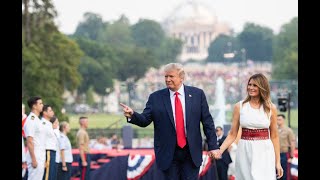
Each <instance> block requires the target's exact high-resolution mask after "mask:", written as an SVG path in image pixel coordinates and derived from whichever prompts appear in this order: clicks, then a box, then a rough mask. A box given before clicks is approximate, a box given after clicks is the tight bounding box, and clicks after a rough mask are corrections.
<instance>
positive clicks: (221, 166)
mask: <svg viewBox="0 0 320 180" xmlns="http://www.w3.org/2000/svg"><path fill="white" fill-rule="evenodd" d="M216 163H217V171H218V177H219V180H228V168H229V165H228V164H226V163H225V162H224V161H223V160H222V159H218V160H216Z"/></svg>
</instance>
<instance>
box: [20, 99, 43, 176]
mask: <svg viewBox="0 0 320 180" xmlns="http://www.w3.org/2000/svg"><path fill="white" fill-rule="evenodd" d="M28 106H29V107H30V109H31V112H30V114H29V116H28V117H27V120H26V122H25V125H24V132H25V135H26V137H27V145H28V153H27V165H28V180H41V179H42V177H43V173H44V166H45V159H46V156H45V155H46V154H45V128H44V124H43V121H41V120H40V119H39V115H40V112H41V111H42V108H43V103H42V99H41V97H31V98H30V99H29V100H28Z"/></svg>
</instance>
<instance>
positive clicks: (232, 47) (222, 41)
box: [207, 34, 240, 62]
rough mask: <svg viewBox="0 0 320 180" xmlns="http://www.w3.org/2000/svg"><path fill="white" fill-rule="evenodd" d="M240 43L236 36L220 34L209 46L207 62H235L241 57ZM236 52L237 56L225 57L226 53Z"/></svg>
mask: <svg viewBox="0 0 320 180" xmlns="http://www.w3.org/2000/svg"><path fill="white" fill-rule="evenodd" d="M239 52H240V51H239V43H238V41H237V39H236V38H235V37H232V36H227V35H224V34H222V35H219V36H218V37H217V38H216V39H215V40H214V41H213V42H211V44H210V46H209V48H208V54H209V55H208V57H207V62H226V61H228V62H233V61H237V60H238V59H239ZM227 53H234V55H235V57H233V58H225V57H224V54H227Z"/></svg>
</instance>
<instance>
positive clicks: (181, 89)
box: [169, 84, 184, 97]
mask: <svg viewBox="0 0 320 180" xmlns="http://www.w3.org/2000/svg"><path fill="white" fill-rule="evenodd" d="M169 92H170V97H172V96H175V94H174V93H175V92H174V91H172V90H171V89H169ZM177 92H178V93H179V94H180V95H181V96H182V97H184V85H183V84H181V86H180V88H179V89H178V91H177Z"/></svg>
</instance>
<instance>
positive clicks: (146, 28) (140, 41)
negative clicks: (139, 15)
mask: <svg viewBox="0 0 320 180" xmlns="http://www.w3.org/2000/svg"><path fill="white" fill-rule="evenodd" d="M131 29H132V37H133V40H134V42H135V44H136V45H137V46H139V47H144V48H147V49H151V50H154V49H156V48H159V47H160V46H161V44H162V42H163V40H164V38H165V32H164V31H163V29H162V27H161V25H160V24H159V23H158V22H156V21H153V20H148V19H140V20H139V22H137V23H136V24H134V25H133V26H132V27H131Z"/></svg>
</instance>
